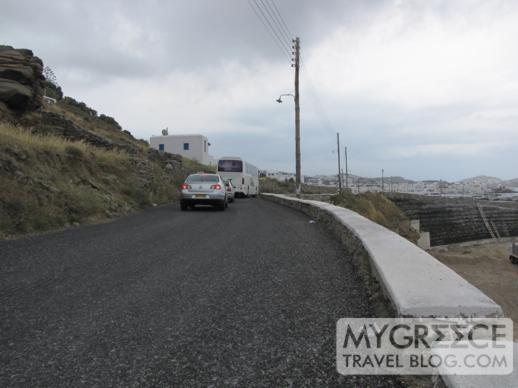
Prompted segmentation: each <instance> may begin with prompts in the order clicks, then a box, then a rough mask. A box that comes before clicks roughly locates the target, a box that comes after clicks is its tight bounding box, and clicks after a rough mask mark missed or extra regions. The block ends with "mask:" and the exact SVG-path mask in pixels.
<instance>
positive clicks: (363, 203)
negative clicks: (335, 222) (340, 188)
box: [331, 191, 419, 243]
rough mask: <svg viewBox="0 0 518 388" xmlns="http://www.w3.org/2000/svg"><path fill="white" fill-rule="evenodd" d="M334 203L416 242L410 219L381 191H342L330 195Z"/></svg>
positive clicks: (415, 234) (416, 237) (416, 234)
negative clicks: (357, 192)
mask: <svg viewBox="0 0 518 388" xmlns="http://www.w3.org/2000/svg"><path fill="white" fill-rule="evenodd" d="M331 202H332V203H333V204H334V205H337V206H342V207H345V208H347V209H351V210H352V211H355V212H356V213H359V214H361V215H362V216H364V217H366V218H368V219H370V220H371V221H374V222H376V223H378V224H380V225H383V226H384V227H386V228H388V229H390V230H392V231H394V232H396V233H398V234H400V235H401V236H403V237H405V238H406V239H408V240H410V241H412V242H413V243H416V242H417V240H418V238H419V235H418V233H417V232H416V231H415V230H413V229H412V228H410V220H409V219H408V218H407V217H406V216H405V214H404V213H403V212H402V211H401V209H399V208H398V207H397V205H396V204H395V203H394V202H392V201H391V200H390V199H388V198H387V197H386V196H385V195H384V194H382V193H364V194H352V193H351V192H350V191H344V192H343V193H342V194H341V195H335V196H333V197H331Z"/></svg>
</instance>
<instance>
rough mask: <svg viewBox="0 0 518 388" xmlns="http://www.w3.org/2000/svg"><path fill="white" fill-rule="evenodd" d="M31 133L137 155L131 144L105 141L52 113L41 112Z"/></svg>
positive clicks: (135, 148)
mask: <svg viewBox="0 0 518 388" xmlns="http://www.w3.org/2000/svg"><path fill="white" fill-rule="evenodd" d="M32 132H33V133H34V134H39V135H52V136H59V137H63V138H65V139H67V140H71V141H83V142H85V143H88V144H91V145H93V146H94V147H99V148H104V149H108V150H111V149H119V150H123V151H126V152H128V153H129V154H133V155H134V154H137V153H138V148H137V147H136V146H135V145H134V144H132V143H131V142H121V141H114V140H110V139H107V138H106V137H103V136H100V135H98V134H97V133H95V132H93V131H90V130H88V129H84V128H81V127H78V126H77V125H75V124H74V123H73V122H72V121H70V120H68V119H66V118H65V117H63V116H61V115H58V114H56V113H52V112H41V121H40V123H38V124H37V125H35V126H33V127H32Z"/></svg>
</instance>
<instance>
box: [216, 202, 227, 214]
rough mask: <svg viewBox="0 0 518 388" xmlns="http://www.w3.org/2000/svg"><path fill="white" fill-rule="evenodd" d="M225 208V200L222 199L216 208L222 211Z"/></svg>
mask: <svg viewBox="0 0 518 388" xmlns="http://www.w3.org/2000/svg"><path fill="white" fill-rule="evenodd" d="M226 208H227V207H226V201H223V202H222V203H220V204H219V205H218V210H221V211H222V212H223V211H225V209H226Z"/></svg>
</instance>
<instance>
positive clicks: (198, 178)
mask: <svg viewBox="0 0 518 388" xmlns="http://www.w3.org/2000/svg"><path fill="white" fill-rule="evenodd" d="M185 182H187V183H192V182H219V177H218V176H217V175H208V174H193V175H189V176H188V177H187V179H186V180H185Z"/></svg>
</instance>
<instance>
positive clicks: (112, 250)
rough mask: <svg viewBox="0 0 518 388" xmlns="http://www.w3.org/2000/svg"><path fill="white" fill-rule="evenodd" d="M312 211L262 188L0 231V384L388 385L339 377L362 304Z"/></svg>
mask: <svg viewBox="0 0 518 388" xmlns="http://www.w3.org/2000/svg"><path fill="white" fill-rule="evenodd" d="M371 315H372V311H371V309H370V307H369V304H368V300H367V297H366V295H365V293H364V291H363V290H362V287H361V286H360V280H359V278H358V275H357V274H356V273H355V271H354V269H353V267H352V265H351V263H350V260H349V259H348V258H347V257H345V256H344V254H343V252H342V249H341V248H340V246H339V245H338V243H337V242H336V241H335V240H333V239H332V238H331V237H329V236H328V233H326V232H325V230H324V229H323V228H322V227H321V226H320V225H319V224H318V223H317V224H314V223H309V218H307V217H306V216H305V215H303V214H301V213H298V212H296V211H294V210H291V209H288V208H284V207H282V206H280V205H276V204H273V203H270V202H267V201H264V200H260V199H239V200H236V202H235V203H234V204H230V206H229V208H228V210H227V211H225V212H220V211H211V210H206V209H203V210H195V211H189V212H180V211H179V210H178V206H177V205H171V206H165V207H160V208H155V209H151V210H149V211H145V212H142V213H139V214H134V215H131V216H127V217H123V218H120V219H118V220H115V221H113V222H110V223H105V224H100V225H91V226H84V227H80V228H77V229H73V230H68V231H63V232H56V233H50V234H46V235H40V236H35V237H28V238H23V239H19V240H12V241H0V386H2V387H9V386H30V387H35V386H53V387H56V386H63V387H80V386H88V387H90V386H101V387H106V386H124V387H131V386H178V387H185V386H240V387H243V386H296V387H298V386H304V385H305V386H336V385H343V386H397V385H398V382H397V380H395V379H393V378H381V377H375V376H369V377H359V376H358V377H354V376H353V377H347V378H346V377H343V376H340V375H339V374H338V373H337V372H336V368H335V343H334V342H335V325H336V321H337V319H338V318H341V317H362V316H371Z"/></svg>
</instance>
